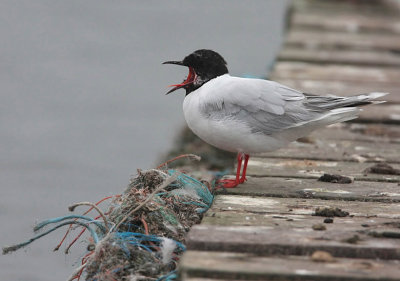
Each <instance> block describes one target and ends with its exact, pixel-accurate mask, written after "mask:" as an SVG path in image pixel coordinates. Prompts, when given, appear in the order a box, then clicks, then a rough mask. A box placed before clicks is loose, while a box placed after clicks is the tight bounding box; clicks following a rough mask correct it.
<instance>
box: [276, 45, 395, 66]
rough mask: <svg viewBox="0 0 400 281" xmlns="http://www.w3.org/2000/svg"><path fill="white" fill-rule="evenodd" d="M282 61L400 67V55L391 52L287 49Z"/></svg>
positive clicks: (281, 53)
mask: <svg viewBox="0 0 400 281" xmlns="http://www.w3.org/2000/svg"><path fill="white" fill-rule="evenodd" d="M278 60H281V61H303V62H314V63H324V64H332V63H333V64H353V65H367V66H368V65H373V66H384V67H387V66H391V67H393V66H400V55H399V54H396V53H391V52H374V51H355V50H306V49H298V48H289V47H285V48H284V49H282V50H281V52H280V53H279V55H278Z"/></svg>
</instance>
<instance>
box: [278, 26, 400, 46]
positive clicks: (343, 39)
mask: <svg viewBox="0 0 400 281" xmlns="http://www.w3.org/2000/svg"><path fill="white" fill-rule="evenodd" d="M285 46H286V47H292V48H305V49H308V50H317V49H327V50H331V49H334V50H335V49H341V50H343V49H355V50H384V51H397V50H400V36H393V34H389V35H387V34H380V33H375V34H360V33H344V32H334V31H322V32H318V31H316V30H312V31H307V30H299V29H297V28H291V29H290V31H289V32H288V34H287V37H286V41H285Z"/></svg>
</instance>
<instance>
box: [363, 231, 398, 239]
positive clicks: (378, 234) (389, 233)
mask: <svg viewBox="0 0 400 281" xmlns="http://www.w3.org/2000/svg"><path fill="white" fill-rule="evenodd" d="M368 235H369V236H372V237H376V238H396V239H400V232H396V231H370V232H368Z"/></svg>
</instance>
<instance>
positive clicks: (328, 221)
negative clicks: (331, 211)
mask: <svg viewBox="0 0 400 281" xmlns="http://www.w3.org/2000/svg"><path fill="white" fill-rule="evenodd" d="M324 223H333V219H332V218H326V219H324Z"/></svg>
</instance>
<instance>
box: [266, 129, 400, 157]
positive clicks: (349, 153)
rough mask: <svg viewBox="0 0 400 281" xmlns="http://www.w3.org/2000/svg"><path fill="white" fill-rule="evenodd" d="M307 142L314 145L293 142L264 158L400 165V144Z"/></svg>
mask: <svg viewBox="0 0 400 281" xmlns="http://www.w3.org/2000/svg"><path fill="white" fill-rule="evenodd" d="M314 136H315V134H314ZM306 140H307V141H310V142H312V143H304V142H293V143H290V144H289V145H288V146H286V147H284V148H281V149H278V150H275V151H272V152H268V153H263V154H262V157H269V158H287V159H300V160H303V159H309V160H328V161H352V162H370V163H371V162H388V163H400V144H399V143H386V144H385V145H384V146H381V147H377V142H364V141H356V140H352V141H350V140H327V139H318V138H314V139H310V138H308V139H306Z"/></svg>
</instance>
